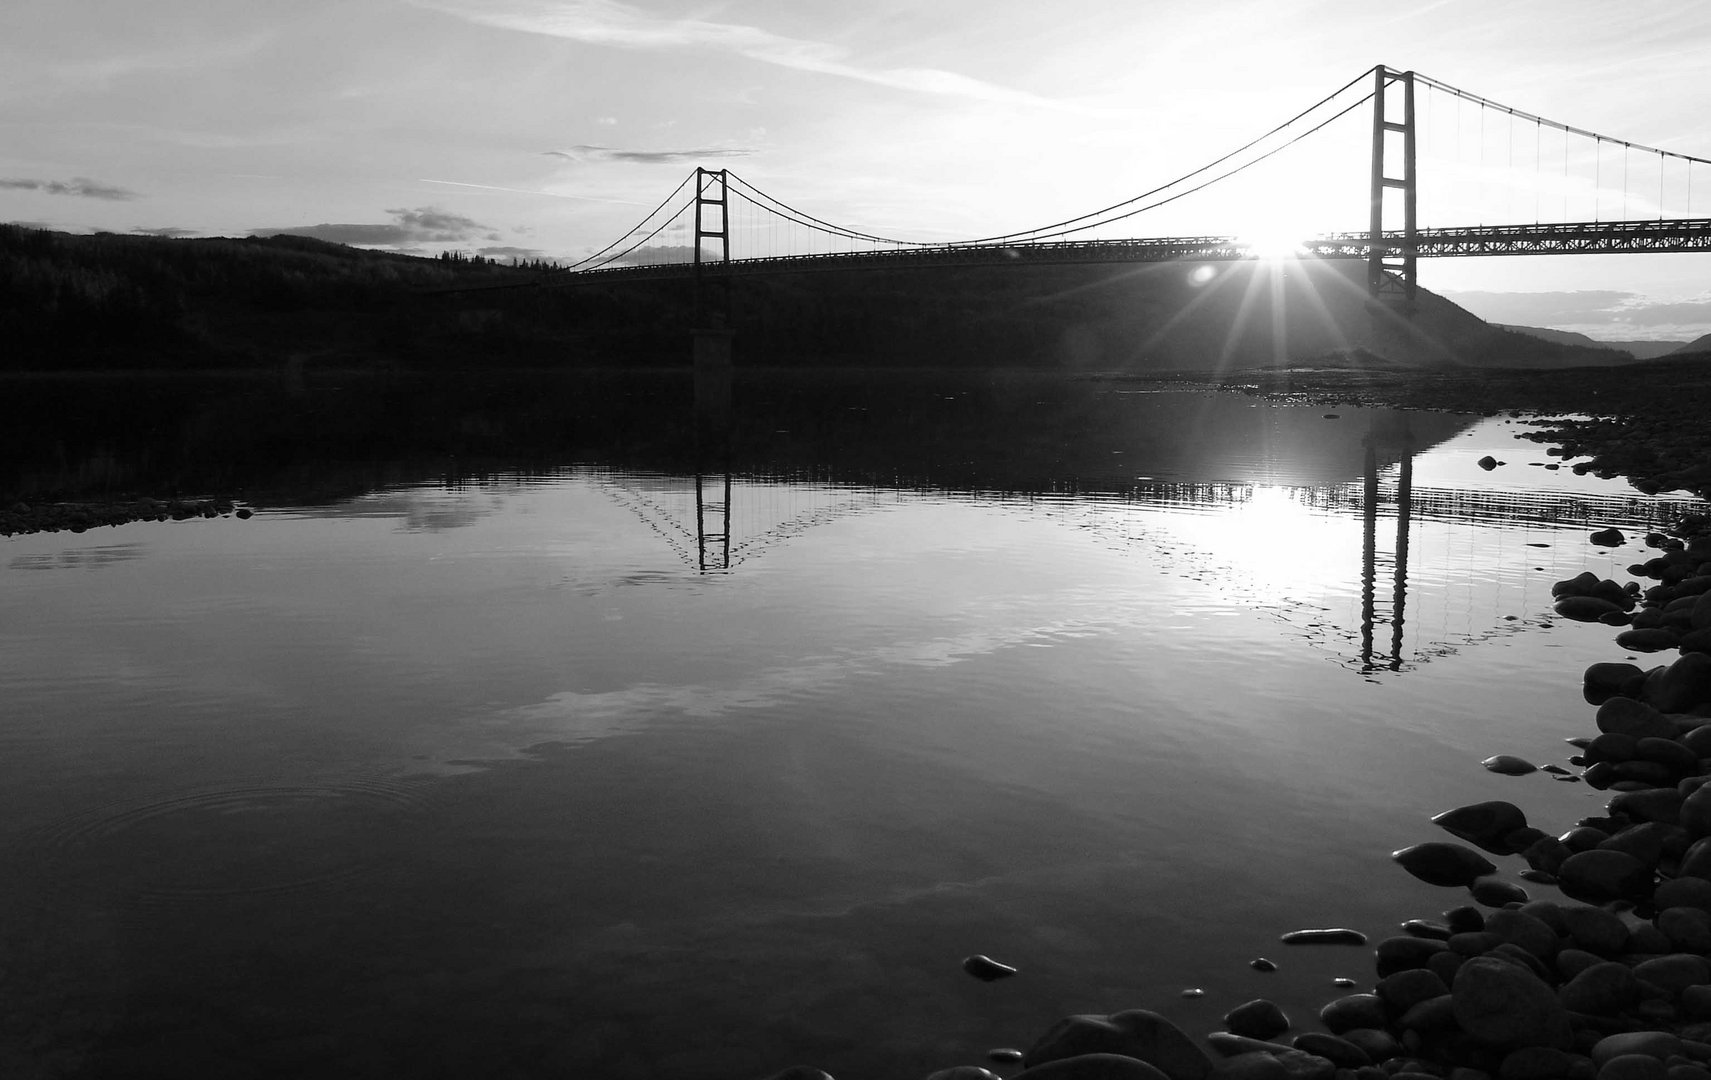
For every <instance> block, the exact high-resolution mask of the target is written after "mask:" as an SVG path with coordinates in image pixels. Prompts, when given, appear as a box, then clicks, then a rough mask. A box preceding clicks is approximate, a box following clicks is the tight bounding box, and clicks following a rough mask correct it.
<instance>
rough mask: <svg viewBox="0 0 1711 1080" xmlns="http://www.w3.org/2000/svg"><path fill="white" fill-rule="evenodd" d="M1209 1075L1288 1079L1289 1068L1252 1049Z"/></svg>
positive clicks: (1228, 1079)
mask: <svg viewBox="0 0 1711 1080" xmlns="http://www.w3.org/2000/svg"><path fill="white" fill-rule="evenodd" d="M1024 1075H1026V1074H1024ZM1209 1076H1210V1080H1289V1070H1288V1069H1286V1068H1284V1067H1283V1062H1281V1061H1279V1060H1277V1057H1276V1056H1275V1055H1273V1054H1268V1053H1265V1052H1264V1051H1261V1050H1254V1051H1251V1052H1249V1053H1246V1054H1237V1055H1236V1056H1235V1057H1229V1058H1225V1059H1223V1060H1222V1061H1220V1062H1218V1063H1217V1064H1215V1065H1213V1066H1212V1072H1211V1073H1210V1074H1209Z"/></svg>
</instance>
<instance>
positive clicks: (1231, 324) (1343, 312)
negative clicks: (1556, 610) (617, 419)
mask: <svg viewBox="0 0 1711 1080" xmlns="http://www.w3.org/2000/svg"><path fill="white" fill-rule="evenodd" d="M1364 273H1365V270H1364V267H1363V266H1362V265H1361V264H1359V263H1355V262H1320V261H1316V260H1302V261H1300V262H1285V263H1257V262H1244V263H1207V264H1192V263H1152V264H1098V265H1065V266H1053V265H1038V264H1026V265H1020V264H1019V265H1010V266H989V267H961V268H957V267H927V268H913V267H912V268H905V269H897V268H892V269H862V270H842V271H831V272H817V273H803V272H796V273H781V274H774V275H758V274H757V275H741V276H737V277H735V278H733V279H732V283H731V288H730V300H729V302H730V311H731V315H732V318H733V320H734V325H735V326H736V327H738V329H739V333H738V336H737V345H736V348H737V356H738V359H739V361H740V362H743V363H746V364H777V365H789V366H818V365H828V364H850V363H855V364H858V365H861V366H870V367H871V366H898V367H902V366H966V367H997V366H1010V367H1035V368H1052V369H1069V370H1085V371H1157V370H1213V369H1219V370H1223V369H1229V368H1234V367H1275V366H1284V365H1291V364H1296V365H1300V364H1309V365H1321V366H1326V365H1328V366H1336V365H1347V364H1351V363H1356V364H1374V363H1377V364H1391V365H1402V366H1407V367H1442V366H1447V365H1471V366H1476V367H1555V366H1568V365H1575V364H1582V365H1584V364H1599V363H1609V362H1610V359H1609V358H1610V357H1611V356H1612V355H1614V354H1611V353H1610V352H1609V351H1608V350H1602V349H1588V348H1584V347H1576V346H1573V345H1562V344H1558V343H1552V342H1545V341H1542V340H1540V339H1539V338H1538V337H1536V336H1532V335H1527V334H1518V333H1511V332H1509V331H1505V330H1503V329H1501V328H1497V327H1492V326H1490V325H1488V324H1486V323H1484V322H1482V321H1481V320H1479V319H1478V318H1476V317H1475V316H1473V315H1471V314H1469V313H1468V312H1467V311H1465V310H1463V309H1462V308H1460V307H1457V306H1456V305H1454V304H1452V303H1450V302H1449V301H1448V300H1445V299H1443V298H1442V297H1439V296H1436V295H1434V294H1431V293H1429V292H1426V291H1424V290H1422V291H1421V293H1420V296H1419V303H1418V308H1417V310H1416V312H1415V313H1414V314H1413V315H1412V316H1411V317H1408V318H1404V317H1402V316H1400V315H1398V314H1397V313H1396V312H1395V310H1394V309H1393V308H1392V307H1390V306H1387V305H1380V304H1374V303H1372V302H1371V301H1370V300H1369V298H1368V297H1367V294H1366V287H1365V282H1364ZM496 286H497V288H496ZM560 286H563V287H560ZM692 288H693V286H692V283H691V282H690V281H688V280H687V279H680V280H671V279H662V280H652V281H649V280H624V279H621V278H607V279H602V280H588V279H584V280H581V281H575V282H571V281H570V280H569V279H567V278H565V277H564V276H563V275H556V276H555V275H550V274H543V273H542V272H541V271H540V269H538V268H531V267H513V266H504V265H500V264H496V263H493V262H490V261H486V260H455V259H447V258H439V259H430V258H420V257H414V256H408V255H401V254H394V253H385V252H374V251H365V250H360V249H356V248H350V247H345V246H343V245H339V244H330V243H325V242H322V241H318V240H311V239H306V238H301V237H289V236H275V237H268V238H255V237H252V238H246V239H224V238H215V239H172V238H162V237H151V236H117V235H112V234H98V235H95V236H74V235H69V234H64V233H54V232H48V231H43V230H34V229H25V228H20V227H17V226H0V333H3V334H4V335H5V340H7V341H8V343H9V344H10V345H11V346H12V347H11V348H10V349H9V350H8V352H7V353H6V355H5V359H4V360H0V367H3V368H4V369H9V370H37V371H41V370H75V369H95V368H149V369H161V368H216V369H217V368H233V367H236V368H242V367H262V366H274V365H292V364H296V365H301V364H305V363H308V364H314V365H336V366H379V367H391V366H411V367H470V366H490V367H500V366H539V365H548V366H554V367H561V366H595V365H612V364H621V365H625V366H635V365H638V364H644V365H656V364H677V363H683V362H685V361H686V360H687V358H688V338H689V329H690V321H691V319H692V311H693V305H692V303H691V292H692Z"/></svg>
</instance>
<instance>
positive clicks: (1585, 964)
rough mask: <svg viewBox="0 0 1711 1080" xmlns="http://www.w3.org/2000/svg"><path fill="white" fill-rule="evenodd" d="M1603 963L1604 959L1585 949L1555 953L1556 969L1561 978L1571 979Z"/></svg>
mask: <svg viewBox="0 0 1711 1080" xmlns="http://www.w3.org/2000/svg"><path fill="white" fill-rule="evenodd" d="M1603 962H1604V958H1603V957H1601V956H1599V955H1597V954H1596V953H1589V952H1587V951H1586V950H1585V949H1574V948H1565V949H1563V951H1562V952H1559V953H1557V964H1556V967H1557V971H1558V972H1560V973H1561V974H1562V977H1563V978H1565V979H1572V978H1574V977H1575V976H1576V975H1579V974H1580V973H1581V972H1583V971H1585V970H1586V969H1587V968H1589V967H1592V966H1593V965H1594V964H1602V963H1603Z"/></svg>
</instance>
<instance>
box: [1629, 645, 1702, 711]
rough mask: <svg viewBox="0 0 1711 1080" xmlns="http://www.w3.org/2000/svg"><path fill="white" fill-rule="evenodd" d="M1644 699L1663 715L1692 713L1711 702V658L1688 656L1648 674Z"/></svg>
mask: <svg viewBox="0 0 1711 1080" xmlns="http://www.w3.org/2000/svg"><path fill="white" fill-rule="evenodd" d="M1640 700H1641V701H1644V702H1645V703H1646V704H1648V705H1650V706H1652V707H1653V708H1655V709H1657V710H1658V711H1660V712H1666V713H1681V712H1688V711H1690V710H1692V709H1693V708H1694V707H1696V706H1699V705H1704V704H1707V703H1711V655H1707V654H1705V653H1697V652H1695V653H1688V654H1686V655H1685V656H1683V657H1682V658H1681V659H1679V660H1677V661H1676V662H1675V663H1673V664H1670V665H1668V666H1666V667H1661V668H1656V669H1654V670H1653V671H1651V672H1650V673H1648V674H1647V675H1646V681H1645V684H1644V685H1643V686H1642V687H1641V688H1640Z"/></svg>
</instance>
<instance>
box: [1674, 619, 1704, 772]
mask: <svg viewBox="0 0 1711 1080" xmlns="http://www.w3.org/2000/svg"><path fill="white" fill-rule="evenodd" d="M1707 595H1711V594H1707ZM1681 745H1683V746H1685V747H1687V749H1688V750H1689V751H1691V752H1692V753H1693V755H1694V756H1695V757H1698V758H1708V757H1711V724H1700V725H1699V726H1698V727H1696V728H1693V729H1692V730H1690V731H1688V732H1687V734H1685V735H1683V736H1681Z"/></svg>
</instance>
